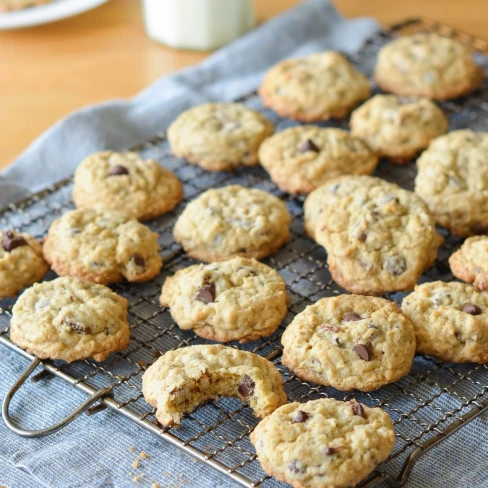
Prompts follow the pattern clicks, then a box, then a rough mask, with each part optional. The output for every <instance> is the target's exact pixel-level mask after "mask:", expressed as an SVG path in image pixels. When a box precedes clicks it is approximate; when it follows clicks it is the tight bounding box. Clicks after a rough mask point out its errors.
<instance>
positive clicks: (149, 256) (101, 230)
mask: <svg viewBox="0 0 488 488" xmlns="http://www.w3.org/2000/svg"><path fill="white" fill-rule="evenodd" d="M44 257H45V258H46V261H47V262H48V263H49V264H50V265H51V267H52V269H53V270H54V271H55V272H56V273H57V274H58V275H60V276H66V275H67V276H77V277H78V278H81V279H84V280H88V281H94V282H96V283H102V284H108V283H114V282H116V281H121V280H122V279H126V280H128V281H133V282H141V281H147V280H150V279H152V278H154V277H155V276H156V275H157V274H158V273H159V270H160V269H161V266H162V264H163V262H162V259H161V256H160V255H159V245H158V235H157V234H156V233H154V232H151V230H150V229H149V227H146V226H145V225H143V224H141V223H139V222H138V221H137V220H136V219H131V218H129V217H126V216H125V215H123V214H120V213H116V212H108V211H106V212H102V211H99V210H72V211H71V212H68V213H66V214H64V215H63V216H62V217H61V218H60V219H58V220H56V221H54V222H53V223H52V225H51V227H50V228H49V233H48V236H47V238H46V242H45V244H44Z"/></svg>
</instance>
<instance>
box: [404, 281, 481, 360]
mask: <svg viewBox="0 0 488 488" xmlns="http://www.w3.org/2000/svg"><path fill="white" fill-rule="evenodd" d="M402 310H403V313H404V314H405V315H406V316H407V317H408V318H409V319H410V320H411V321H412V324H413V326H414V328H415V335H416V338H417V352H419V353H421V354H427V355H429V356H434V357H436V358H439V359H440V360H442V361H450V362H454V363H464V362H473V363H480V364H486V363H488V292H485V291H479V290H477V289H476V288H475V287H474V286H471V285H468V284H467V283H458V282H454V281H453V282H450V283H445V282H443V281H435V282H432V283H424V284H422V285H419V286H416V287H415V291H414V292H413V293H411V294H410V295H408V296H407V297H405V298H404V300H403V303H402Z"/></svg>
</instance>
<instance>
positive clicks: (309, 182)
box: [259, 125, 378, 193]
mask: <svg viewBox="0 0 488 488" xmlns="http://www.w3.org/2000/svg"><path fill="white" fill-rule="evenodd" d="M259 161H260V162H261V164H262V166H263V167H264V169H265V170H266V171H267V172H268V173H269V174H270V176H271V179H272V180H273V181H274V182H275V183H276V184H277V185H278V186H279V187H280V188H281V189H282V190H284V191H287V192H288V193H309V192H311V191H312V190H314V189H315V188H317V187H318V186H320V185H322V184H324V183H325V182H327V181H328V180H331V179H333V178H336V177H338V176H341V175H344V174H356V175H361V174H371V173H372V172H373V171H374V170H375V168H376V165H377V163H378V158H377V157H376V155H375V154H374V153H373V151H371V149H370V148H369V147H368V145H367V144H366V143H365V142H363V141H362V140H361V139H359V138H356V137H353V136H351V134H349V132H347V131H345V130H342V129H331V128H326V129H324V128H321V127H317V126H313V125H308V126H302V127H292V128H290V129H286V130H284V131H283V132H280V133H278V134H275V135H274V136H271V137H270V138H268V139H266V140H265V141H264V142H263V144H261V147H260V148H259Z"/></svg>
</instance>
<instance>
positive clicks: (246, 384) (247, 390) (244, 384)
mask: <svg viewBox="0 0 488 488" xmlns="http://www.w3.org/2000/svg"><path fill="white" fill-rule="evenodd" d="M254 386H255V383H254V381H253V380H252V379H251V377H250V376H248V375H247V374H245V375H244V376H243V377H242V381H241V383H240V384H239V386H238V387H237V392H238V393H239V395H241V396H242V397H244V398H249V397H250V396H251V395H252V394H253V393H254Z"/></svg>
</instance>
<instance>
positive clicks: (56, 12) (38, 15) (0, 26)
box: [0, 0, 108, 30]
mask: <svg viewBox="0 0 488 488" xmlns="http://www.w3.org/2000/svg"><path fill="white" fill-rule="evenodd" d="M106 2H108V0H53V1H52V2H51V3H47V4H45V5H40V6H38V7H29V8H26V9H23V10H17V11H14V12H0V30H5V29H20V28H21V27H31V26H33V25H41V24H48V23H49V22H54V21H56V20H61V19H66V18H68V17H72V16H73V15H78V14H81V13H83V12H86V11H87V10H91V9H92V8H95V7H98V6H99V5H102V4H103V3H106Z"/></svg>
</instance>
